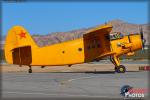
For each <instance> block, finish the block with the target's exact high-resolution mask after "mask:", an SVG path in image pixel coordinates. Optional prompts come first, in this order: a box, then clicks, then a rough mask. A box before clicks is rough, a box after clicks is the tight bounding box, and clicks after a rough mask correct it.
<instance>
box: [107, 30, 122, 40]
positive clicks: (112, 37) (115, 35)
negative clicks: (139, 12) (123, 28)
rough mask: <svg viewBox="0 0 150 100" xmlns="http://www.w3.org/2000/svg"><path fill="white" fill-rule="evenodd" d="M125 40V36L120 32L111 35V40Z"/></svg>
mask: <svg viewBox="0 0 150 100" xmlns="http://www.w3.org/2000/svg"><path fill="white" fill-rule="evenodd" d="M121 38H123V34H122V33H120V32H114V33H111V34H110V40H116V39H121Z"/></svg>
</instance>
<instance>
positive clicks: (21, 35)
mask: <svg viewBox="0 0 150 100" xmlns="http://www.w3.org/2000/svg"><path fill="white" fill-rule="evenodd" d="M18 35H19V36H20V39H22V38H26V33H25V32H23V31H21V33H20V34H18Z"/></svg>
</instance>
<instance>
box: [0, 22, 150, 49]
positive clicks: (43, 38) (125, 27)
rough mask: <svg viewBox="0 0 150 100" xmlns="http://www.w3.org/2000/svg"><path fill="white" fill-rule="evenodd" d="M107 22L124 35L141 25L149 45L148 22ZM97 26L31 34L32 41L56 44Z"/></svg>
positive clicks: (77, 36)
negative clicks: (44, 33)
mask: <svg viewBox="0 0 150 100" xmlns="http://www.w3.org/2000/svg"><path fill="white" fill-rule="evenodd" d="M107 23H108V24H112V26H113V29H112V31H111V33H112V32H121V33H123V34H124V35H127V34H129V33H139V32H140V27H142V29H143V32H144V38H145V39H146V45H149V41H148V34H149V32H150V31H149V30H150V24H133V23H128V22H125V21H122V20H112V21H109V22H107ZM104 24H106V23H104ZM101 25H102V24H101ZM97 26H100V25H95V26H93V27H89V28H82V29H77V30H72V31H68V32H54V33H48V34H47V35H38V34H34V35H32V38H33V39H34V41H35V42H36V43H37V45H38V46H40V47H43V46H47V45H52V44H56V43H60V42H64V41H68V40H74V39H77V38H81V37H82V36H83V34H85V33H86V32H87V31H88V30H90V29H92V28H95V27H97ZM2 39H3V42H1V48H3V45H4V38H2Z"/></svg>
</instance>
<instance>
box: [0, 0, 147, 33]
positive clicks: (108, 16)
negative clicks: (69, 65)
mask: <svg viewBox="0 0 150 100" xmlns="http://www.w3.org/2000/svg"><path fill="white" fill-rule="evenodd" d="M113 19H121V20H124V21H127V22H129V23H136V24H145V23H148V3H147V2H23V3H3V4H2V35H4V34H6V33H7V31H8V30H9V29H10V28H11V27H12V26H14V25H23V26H24V27H25V28H26V29H27V30H28V31H29V32H30V34H48V33H49V32H62V31H70V30H74V29H80V28H88V27H91V26H95V25H99V24H102V23H105V22H107V21H110V20H113Z"/></svg>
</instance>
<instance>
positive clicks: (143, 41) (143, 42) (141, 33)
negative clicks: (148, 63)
mask: <svg viewBox="0 0 150 100" xmlns="http://www.w3.org/2000/svg"><path fill="white" fill-rule="evenodd" d="M143 34H144V32H143V28H142V26H140V35H141V40H142V47H143V48H144V47H145V43H146V40H145V39H144V35H143Z"/></svg>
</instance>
